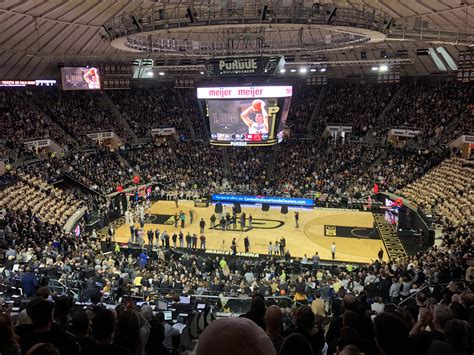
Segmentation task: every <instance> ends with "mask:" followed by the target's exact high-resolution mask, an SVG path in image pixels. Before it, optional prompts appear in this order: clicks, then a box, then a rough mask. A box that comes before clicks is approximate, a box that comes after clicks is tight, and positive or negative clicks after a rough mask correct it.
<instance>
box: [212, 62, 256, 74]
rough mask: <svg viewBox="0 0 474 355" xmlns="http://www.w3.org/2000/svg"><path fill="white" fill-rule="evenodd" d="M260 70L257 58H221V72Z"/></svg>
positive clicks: (233, 72) (237, 72)
mask: <svg viewBox="0 0 474 355" xmlns="http://www.w3.org/2000/svg"><path fill="white" fill-rule="evenodd" d="M257 70H258V63H257V59H256V58H246V59H234V60H231V61H229V60H219V72H220V73H221V74H227V73H229V74H244V73H245V74H247V73H255V72H257Z"/></svg>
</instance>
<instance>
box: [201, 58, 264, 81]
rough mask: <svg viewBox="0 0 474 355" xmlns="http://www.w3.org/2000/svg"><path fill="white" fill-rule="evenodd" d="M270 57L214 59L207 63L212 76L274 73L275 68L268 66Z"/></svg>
mask: <svg viewBox="0 0 474 355" xmlns="http://www.w3.org/2000/svg"><path fill="white" fill-rule="evenodd" d="M270 60H271V59H270V58H265V57H264V58H255V57H254V58H226V59H219V60H213V61H211V62H209V63H208V64H207V71H208V72H209V75H210V76H228V75H229V76H230V75H262V74H264V73H267V74H272V73H273V70H272V69H273V68H270V67H269V68H267V66H268V65H267V64H268V63H269V61H270Z"/></svg>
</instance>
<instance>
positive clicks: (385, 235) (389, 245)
mask: <svg viewBox="0 0 474 355" xmlns="http://www.w3.org/2000/svg"><path fill="white" fill-rule="evenodd" d="M374 221H375V225H376V227H377V229H378V231H379V234H380V238H381V239H382V242H383V244H384V246H385V250H387V254H388V256H389V258H390V259H392V260H395V259H398V258H406V257H407V253H406V250H405V247H404V246H403V244H402V242H401V241H400V238H398V236H397V231H396V229H395V227H394V226H393V225H391V224H390V223H389V222H388V221H387V220H385V218H384V215H382V214H375V213H374Z"/></svg>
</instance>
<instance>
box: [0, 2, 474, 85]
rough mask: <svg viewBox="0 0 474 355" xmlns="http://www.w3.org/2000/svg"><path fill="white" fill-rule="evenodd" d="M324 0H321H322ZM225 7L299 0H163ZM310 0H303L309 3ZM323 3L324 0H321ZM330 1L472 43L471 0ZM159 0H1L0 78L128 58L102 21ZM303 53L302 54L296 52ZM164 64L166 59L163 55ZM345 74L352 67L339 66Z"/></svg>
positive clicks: (333, 56) (423, 69) (370, 49)
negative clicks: (462, 35)
mask: <svg viewBox="0 0 474 355" xmlns="http://www.w3.org/2000/svg"><path fill="white" fill-rule="evenodd" d="M321 2H323V1H321ZM204 3H205V4H206V6H209V4H210V3H212V4H213V6H215V7H218V8H222V9H226V8H228V7H229V6H236V4H237V5H238V4H240V5H241V6H252V7H254V8H257V7H260V6H263V5H264V4H268V6H269V8H270V9H271V8H272V6H273V7H276V6H290V5H294V6H298V5H301V4H302V3H303V1H298V0H296V1H288V0H277V1H275V0H269V1H267V2H264V1H250V0H239V1H231V0H221V1H218V0H209V1H207V0H206V1H205V2H204V1H203V2H196V1H175V0H169V1H166V2H165V3H164V4H163V6H167V7H170V6H176V5H179V6H180V7H182V8H184V9H186V8H187V7H189V6H191V7H192V8H199V6H201V5H202V4H204ZM313 3H314V2H309V3H308V4H306V3H305V6H311V4H313ZM325 3H328V1H325ZM333 3H334V4H335V6H338V5H339V6H351V7H357V6H359V7H360V6H361V5H366V6H371V7H373V8H375V9H377V10H380V11H382V12H384V13H386V14H387V15H388V16H390V17H393V19H394V29H396V26H397V25H399V24H403V23H405V24H406V23H414V22H418V23H419V25H420V29H421V31H423V28H430V29H433V28H438V29H439V31H440V33H441V32H442V31H448V30H449V31H450V32H451V33H455V32H456V31H459V32H463V33H470V34H471V36H470V38H469V40H470V41H471V44H472V43H474V0H382V1H376V0H357V1H354V0H336V1H333ZM161 4H162V2H161V1H159V0H158V1H123V0H82V1H68V0H34V1H25V0H23V1H18V0H5V1H1V2H0V80H1V79H39V78H51V77H52V76H54V75H56V76H57V65H58V63H65V64H67V63H75V64H87V63H84V62H87V61H89V62H94V61H97V60H109V61H114V60H117V61H123V60H126V59H127V58H130V53H126V52H124V51H121V50H119V49H116V48H114V47H113V46H111V42H110V40H108V39H107V36H105V34H104V28H103V25H105V24H107V23H108V21H110V20H111V19H112V18H116V17H117V16H120V15H122V14H129V13H133V12H135V11H137V10H138V9H140V8H147V7H150V6H156V5H161ZM443 45H444V46H445V47H446V49H447V51H448V52H449V53H450V54H451V55H452V56H453V57H454V58H457V50H458V48H459V46H458V45H457V44H456V43H455V42H454V41H453V43H452V44H451V45H447V44H443ZM419 47H423V48H426V47H427V43H426V42H425V41H419V40H414V39H411V40H410V41H403V40H400V39H397V40H391V41H385V42H383V43H372V44H371V43H369V44H365V45H364V48H363V50H364V51H366V52H367V57H368V59H373V58H378V57H380V51H385V52H391V51H393V52H395V51H396V50H398V49H406V50H407V51H406V53H407V55H408V56H409V57H416V49H417V48H419ZM360 51H361V48H360V47H357V48H354V49H353V50H350V49H349V50H347V49H345V50H341V51H336V52H334V53H330V54H328V59H330V60H353V59H356V58H357V54H358V53H360ZM296 59H297V60H298V59H303V58H296ZM163 64H168V63H166V62H165V61H163ZM340 70H341V74H342V75H344V76H346V75H348V73H349V72H350V71H353V70H354V69H353V68H344V69H340ZM410 70H412V71H413V72H418V73H420V74H429V73H433V72H435V71H436V67H435V66H434V65H432V63H429V61H426V62H423V60H417V61H415V65H414V66H413V68H411V69H410Z"/></svg>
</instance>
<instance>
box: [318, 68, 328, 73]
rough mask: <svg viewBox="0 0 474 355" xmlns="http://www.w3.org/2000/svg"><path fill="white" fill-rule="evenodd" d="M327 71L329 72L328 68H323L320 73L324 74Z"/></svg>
mask: <svg viewBox="0 0 474 355" xmlns="http://www.w3.org/2000/svg"><path fill="white" fill-rule="evenodd" d="M326 70H327V69H326V68H321V69H319V71H320V72H321V73H324V72H325V71H326Z"/></svg>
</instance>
